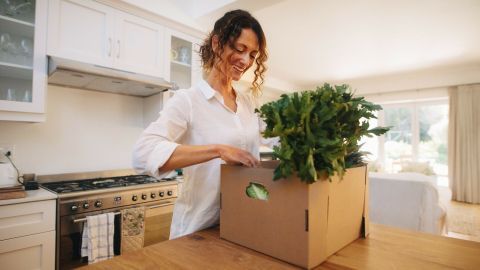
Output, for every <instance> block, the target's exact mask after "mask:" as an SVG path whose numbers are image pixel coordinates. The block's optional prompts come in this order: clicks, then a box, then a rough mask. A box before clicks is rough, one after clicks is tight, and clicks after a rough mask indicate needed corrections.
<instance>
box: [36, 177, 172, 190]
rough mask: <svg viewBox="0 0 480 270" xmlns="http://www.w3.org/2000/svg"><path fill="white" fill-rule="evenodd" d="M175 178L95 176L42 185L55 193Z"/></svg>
mask: <svg viewBox="0 0 480 270" xmlns="http://www.w3.org/2000/svg"><path fill="white" fill-rule="evenodd" d="M171 180H175V179H172V178H164V179H156V178H155V177H151V176H148V175H129V176H119V177H109V178H95V179H85V180H76V181H62V182H50V183H43V184H42V186H43V187H45V188H47V189H49V190H51V191H53V192H56V193H70V192H80V191H88V190H97V189H108V188H116V187H127V186H133V185H142V184H153V183H160V182H166V181H171Z"/></svg>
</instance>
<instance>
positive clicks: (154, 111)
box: [143, 28, 202, 127]
mask: <svg viewBox="0 0 480 270" xmlns="http://www.w3.org/2000/svg"><path fill="white" fill-rule="evenodd" d="M164 42H165V43H164V45H163V46H162V47H163V48H164V51H163V54H164V55H163V59H168V60H166V61H163V64H164V67H163V68H164V71H165V72H164V74H165V78H166V79H167V80H169V81H170V82H172V83H173V84H174V85H175V86H176V87H177V88H178V89H185V88H190V87H191V86H192V85H195V84H196V83H197V82H198V81H199V80H200V79H201V78H202V63H201V61H200V56H199V55H198V51H199V49H200V44H201V43H202V40H201V39H198V38H195V37H192V36H190V35H187V34H184V33H182V32H179V31H175V30H173V29H169V28H166V29H165V39H164ZM174 93H175V91H167V92H164V93H160V94H157V95H153V96H150V97H147V98H145V99H144V102H143V104H144V111H143V121H144V126H145V127H147V126H148V125H149V124H150V123H151V122H153V121H155V120H156V119H157V118H158V116H159V112H160V111H161V110H162V108H163V106H164V104H165V103H166V102H167V101H168V99H169V98H170V97H171V96H172V95H174Z"/></svg>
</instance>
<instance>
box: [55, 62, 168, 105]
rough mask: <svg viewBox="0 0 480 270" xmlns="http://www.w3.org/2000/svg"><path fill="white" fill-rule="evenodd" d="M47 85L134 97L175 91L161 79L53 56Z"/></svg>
mask: <svg viewBox="0 0 480 270" xmlns="http://www.w3.org/2000/svg"><path fill="white" fill-rule="evenodd" d="M48 83H49V84H54V85H60V86H68V87H75V88H80V89H87V90H94V91H102V92H111V93H117V94H123V95H130V96H138V97H148V96H152V95H155V94H158V93H160V92H164V91H167V90H169V89H172V90H173V89H176V87H175V85H174V84H172V83H170V82H167V81H166V80H164V79H162V78H158V77H153V76H147V75H143V74H137V73H134V72H128V71H123V70H119V69H114V68H108V67H102V66H98V65H94V64H88V63H83V62H79V61H75V60H69V59H65V58H60V57H55V56H48Z"/></svg>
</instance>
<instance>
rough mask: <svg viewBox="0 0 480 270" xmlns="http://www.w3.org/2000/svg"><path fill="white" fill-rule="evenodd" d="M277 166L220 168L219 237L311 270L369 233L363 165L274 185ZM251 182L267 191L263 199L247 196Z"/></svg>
mask: <svg viewBox="0 0 480 270" xmlns="http://www.w3.org/2000/svg"><path fill="white" fill-rule="evenodd" d="M277 162H278V161H269V162H262V166H261V167H258V168H246V167H242V166H233V165H222V168H221V194H220V207H221V209H220V237H221V238H223V239H226V240H229V241H232V242H234V243H237V244H240V245H242V246H245V247H248V248H251V249H253V250H256V251H259V252H262V253H265V254H267V255H270V256H272V257H275V258H278V259H280V260H283V261H286V262H289V263H292V264H294V265H297V266H300V267H303V268H308V269H310V268H313V267H315V266H318V265H319V264H320V263H322V262H323V261H325V260H326V259H327V258H328V256H330V255H332V254H333V253H335V252H336V251H338V250H340V249H341V248H343V247H345V246H346V245H348V244H349V243H351V242H353V241H354V240H355V239H357V238H359V237H361V236H363V237H366V236H367V235H368V185H367V183H368V182H367V180H368V179H367V170H366V167H358V168H352V169H348V170H347V172H346V174H345V175H344V177H343V179H342V180H340V179H339V177H337V176H335V177H332V182H329V181H328V180H326V179H322V180H321V181H318V182H316V183H314V184H310V185H309V184H306V183H304V182H301V181H300V179H298V178H296V177H293V176H292V177H289V178H288V179H280V180H278V181H273V180H272V179H273V171H274V169H275V168H276V166H277V164H278V163H277ZM251 182H254V183H258V184H261V185H263V186H264V187H265V188H266V189H267V190H268V192H269V196H268V200H258V199H252V198H250V197H248V196H247V194H246V188H247V187H248V186H249V185H250V183H251Z"/></svg>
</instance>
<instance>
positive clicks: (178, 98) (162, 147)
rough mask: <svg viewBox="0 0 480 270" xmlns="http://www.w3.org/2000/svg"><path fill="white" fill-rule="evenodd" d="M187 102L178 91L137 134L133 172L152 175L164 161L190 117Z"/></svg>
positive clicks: (158, 176) (179, 138) (156, 173)
mask: <svg viewBox="0 0 480 270" xmlns="http://www.w3.org/2000/svg"><path fill="white" fill-rule="evenodd" d="M190 112H191V103H190V102H189V100H188V96H187V95H185V94H184V93H182V92H181V91H179V92H177V93H175V95H174V96H173V97H172V98H171V99H170V100H169V101H168V102H167V104H166V105H165V108H164V109H163V110H162V111H161V112H160V116H159V118H158V119H157V120H156V121H155V122H153V123H151V124H150V125H149V126H148V127H147V128H146V129H145V131H143V133H142V134H141V135H140V138H139V139H138V141H137V142H136V144H135V146H134V149H133V156H132V165H133V168H134V169H135V171H136V172H137V173H146V174H149V175H152V176H154V177H156V178H161V177H163V176H165V175H166V174H167V173H168V172H164V173H160V172H159V170H158V169H159V168H161V167H162V166H163V165H164V164H165V162H167V161H168V159H169V158H170V156H171V155H172V154H173V151H175V149H176V148H177V146H178V145H179V142H180V140H181V138H182V136H183V135H184V134H185V132H186V130H187V128H188V123H189V119H190Z"/></svg>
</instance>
